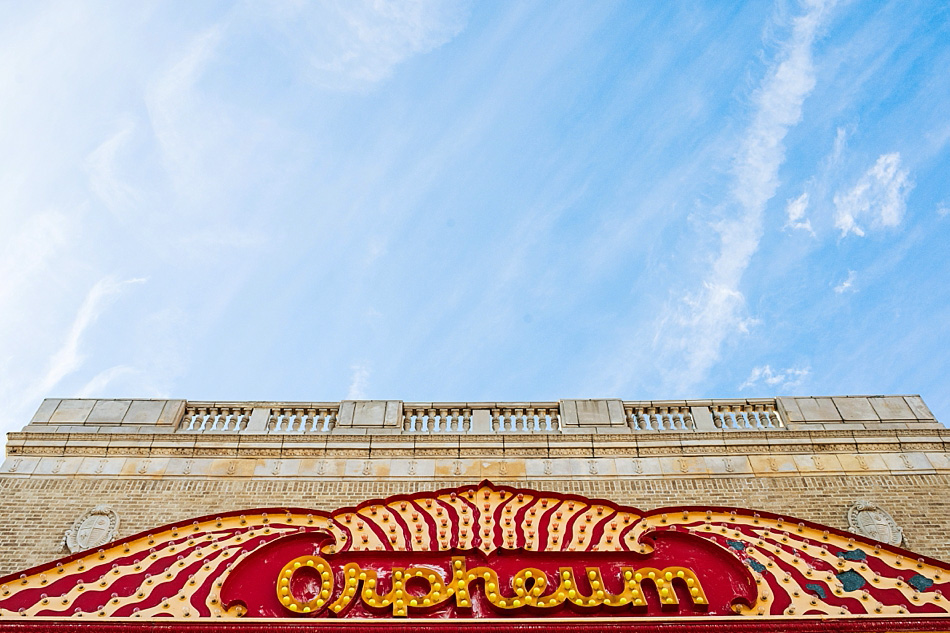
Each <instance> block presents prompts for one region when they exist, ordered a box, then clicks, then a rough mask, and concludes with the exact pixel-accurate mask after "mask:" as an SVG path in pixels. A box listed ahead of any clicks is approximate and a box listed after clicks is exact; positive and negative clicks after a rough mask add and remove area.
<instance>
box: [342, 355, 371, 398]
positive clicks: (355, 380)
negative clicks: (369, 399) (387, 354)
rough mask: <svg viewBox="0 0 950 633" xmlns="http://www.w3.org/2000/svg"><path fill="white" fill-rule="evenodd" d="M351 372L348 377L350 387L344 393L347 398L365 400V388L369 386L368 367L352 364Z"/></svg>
mask: <svg viewBox="0 0 950 633" xmlns="http://www.w3.org/2000/svg"><path fill="white" fill-rule="evenodd" d="M350 370H351V371H352V372H353V374H352V376H351V377H350V388H349V390H348V391H347V393H346V398H347V400H365V399H366V389H367V387H368V386H369V374H370V372H369V367H367V366H366V365H359V364H357V365H353V366H352V367H350Z"/></svg>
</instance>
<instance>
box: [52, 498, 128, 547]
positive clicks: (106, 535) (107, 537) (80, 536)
mask: <svg viewBox="0 0 950 633" xmlns="http://www.w3.org/2000/svg"><path fill="white" fill-rule="evenodd" d="M118 529H119V515H118V514H116V512H115V510H113V509H112V508H110V507H109V506H96V507H95V508H93V509H92V510H87V511H86V512H84V513H83V514H82V515H80V517H79V518H78V519H76V522H75V523H73V525H72V527H71V528H69V529H68V530H66V539H65V540H66V547H67V549H69V551H70V552H81V551H84V550H87V549H92V548H94V547H100V546H102V545H105V544H106V543H109V542H110V541H113V540H115V537H116V533H117V532H118Z"/></svg>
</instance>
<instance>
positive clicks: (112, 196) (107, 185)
mask: <svg viewBox="0 0 950 633" xmlns="http://www.w3.org/2000/svg"><path fill="white" fill-rule="evenodd" d="M134 130H135V121H134V120H133V119H132V118H131V117H123V119H122V120H121V121H120V122H119V128H118V130H117V131H116V132H115V134H113V135H112V136H110V137H109V138H107V139H106V140H105V141H103V142H102V143H101V144H100V145H99V146H98V147H97V148H96V149H94V150H93V151H92V152H91V153H90V154H89V155H88V156H87V157H86V160H85V167H86V173H87V174H88V176H89V187H90V189H91V190H92V192H93V193H94V194H96V195H97V196H98V197H99V199H100V200H102V201H103V203H105V205H106V206H107V207H108V208H109V209H110V210H112V211H114V212H115V211H120V210H122V209H123V208H124V207H127V206H128V205H130V204H133V203H134V202H135V201H136V200H137V198H138V194H137V193H136V191H135V190H134V189H133V188H132V187H130V186H129V185H128V184H126V183H125V182H124V180H123V179H122V178H120V177H119V175H118V173H117V167H118V166H117V164H116V161H117V160H118V158H119V153H120V151H121V150H122V148H123V147H124V146H125V145H127V144H128V142H129V139H130V138H131V137H132V133H133V131H134Z"/></svg>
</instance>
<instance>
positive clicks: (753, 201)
mask: <svg viewBox="0 0 950 633" xmlns="http://www.w3.org/2000/svg"><path fill="white" fill-rule="evenodd" d="M833 5H834V2H820V1H811V2H807V3H805V5H804V8H805V11H804V13H803V14H802V15H800V16H798V17H796V18H794V20H793V22H792V30H791V35H790V37H789V38H788V39H787V41H785V42H784V43H782V44H781V45H780V46H779V52H778V54H777V56H776V61H775V63H774V65H773V66H772V67H771V68H770V70H769V72H768V73H767V74H766V76H765V78H764V79H763V81H762V84H761V86H760V87H759V89H758V90H757V91H756V93H755V94H754V97H753V104H754V110H753V113H752V121H751V124H750V125H749V127H748V128H747V129H746V131H745V134H744V136H743V137H742V138H741V140H740V143H739V149H738V152H737V155H736V159H735V165H734V169H733V173H734V176H735V182H734V186H733V188H732V192H731V193H732V199H733V202H732V203H731V204H730V205H728V206H727V210H728V208H730V207H734V213H732V214H731V215H729V216H727V217H726V218H724V219H723V220H721V221H720V222H719V223H718V224H717V225H716V226H715V229H716V231H717V233H718V234H719V238H720V248H719V253H718V255H716V257H715V259H714V261H713V264H712V267H711V272H710V274H709V276H708V277H707V278H706V279H705V280H704V282H703V285H702V288H701V290H700V291H699V292H698V293H696V294H695V295H691V296H689V297H687V298H686V300H685V308H686V310H685V313H681V314H678V315H677V317H676V318H675V320H676V322H677V323H678V325H679V326H680V327H682V328H683V329H685V332H684V333H683V334H682V335H681V336H679V337H674V340H676V341H678V342H679V344H680V345H681V348H682V353H683V354H685V356H686V362H685V368H683V367H682V365H680V366H678V371H677V374H676V376H677V379H678V381H679V382H681V383H685V384H680V385H678V387H679V388H686V387H688V386H689V385H692V384H695V383H696V382H698V381H700V380H702V379H703V378H704V377H705V375H706V373H707V371H708V370H709V368H710V367H712V365H713V364H714V363H715V362H716V361H717V359H718V358H719V353H720V348H721V346H722V343H723V341H724V340H725V339H726V337H728V336H730V335H731V334H735V333H737V332H741V330H742V328H743V327H744V323H745V322H746V319H745V317H744V316H743V315H742V312H743V310H744V307H745V298H744V296H743V294H742V292H741V291H740V289H739V284H740V282H741V280H742V276H743V274H744V273H745V271H746V269H747V268H748V266H749V263H750V261H751V259H752V256H753V255H754V254H755V253H756V252H757V251H758V248H759V241H760V239H761V236H762V219H763V218H762V216H763V214H764V211H765V206H766V203H768V201H769V200H770V199H771V198H772V197H773V196H774V195H775V191H776V189H777V188H778V185H779V180H778V171H779V167H780V166H781V165H782V163H783V162H784V160H785V146H784V139H785V136H786V135H787V134H788V131H789V129H790V128H791V127H792V126H794V125H795V124H796V123H798V122H799V121H800V120H801V116H802V104H803V103H804V101H805V98H806V97H807V96H808V95H809V94H810V93H811V91H812V90H813V88H814V86H815V70H814V67H813V63H812V45H813V44H814V41H815V38H816V37H817V34H818V31H819V29H820V28H821V26H822V24H823V23H824V21H825V19H826V18H827V15H828V13H829V11H830V9H831V8H832V6H833Z"/></svg>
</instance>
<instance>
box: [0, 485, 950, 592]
mask: <svg viewBox="0 0 950 633" xmlns="http://www.w3.org/2000/svg"><path fill="white" fill-rule="evenodd" d="M463 483H476V482H475V481H471V480H469V481H466V480H464V479H458V480H457V479H453V480H441V481H439V480H412V481H405V480H404V481H385V482H383V481H369V480H355V481H341V480H337V481H314V480H285V481H279V480H275V481H255V480H203V481H184V480H149V479H98V480H97V479H87V478H42V477H37V478H20V479H17V478H0V499H2V513H0V549H2V552H3V556H2V559H0V573H4V574H6V573H10V572H13V571H17V570H20V569H23V568H25V567H28V566H31V565H34V564H38V563H40V562H43V561H46V560H50V559H53V558H57V557H59V556H62V555H64V554H66V551H65V549H64V548H63V544H62V538H63V533H64V532H65V530H66V529H67V528H68V527H69V526H70V525H71V524H72V522H73V520H75V518H76V517H77V516H79V515H80V514H81V513H82V512H83V511H85V510H87V509H88V508H89V507H91V506H92V505H95V504H99V503H105V504H109V505H111V506H112V507H113V508H114V509H115V510H116V511H117V512H118V514H119V516H120V517H121V525H120V530H119V532H120V536H127V535H131V534H134V533H137V532H141V531H145V530H148V529H149V528H152V527H157V526H158V525H162V524H166V523H172V522H175V521H183V520H185V519H188V518H191V517H195V516H199V515H206V514H212V515H213V514H215V513H217V512H225V511H228V510H238V509H243V508H254V507H266V506H294V507H305V508H313V509H320V510H332V509H334V508H338V507H341V506H345V505H348V504H352V503H356V502H359V501H363V500H365V499H371V498H377V497H386V496H389V495H393V494H397V493H405V492H415V491H420V490H430V489H437V488H441V487H448V486H455V485H459V484H463ZM499 483H501V482H499ZM510 483H511V484H512V485H516V486H524V485H526V486H529V487H531V488H536V489H542V490H551V491H558V492H570V493H574V494H580V495H585V496H589V497H594V498H606V499H610V500H613V501H616V502H618V503H622V504H626V505H632V506H635V507H639V508H641V509H651V508H658V507H665V506H674V505H714V506H726V507H732V506H739V507H746V508H752V509H759V510H765V511H770V512H775V513H779V514H782V515H784V516H789V517H792V516H794V517H797V518H803V519H808V520H811V521H816V522H819V523H823V524H826V525H830V526H833V527H837V528H842V529H847V518H846V514H847V508H848V506H849V505H850V504H851V503H853V502H854V501H855V500H856V499H859V498H866V499H870V500H873V501H874V502H875V503H877V504H879V505H881V506H882V507H883V508H885V509H886V510H887V511H889V512H890V513H891V514H892V515H893V517H894V518H895V519H896V520H897V522H898V524H899V525H901V526H902V527H903V528H904V530H905V533H906V536H907V542H906V546H907V547H908V548H910V549H912V550H914V551H917V552H919V553H921V554H926V555H929V556H934V557H936V558H940V559H943V560H950V539H948V531H947V525H950V495H947V494H946V492H947V491H948V490H950V475H946V474H941V475H865V476H828V477H823V476H816V477H771V478H764V477H763V478H749V477H742V478H735V477H733V478H697V479H688V478H683V479H664V478H654V477H649V478H648V477H640V478H626V477H624V478H612V479H603V478H600V479H598V478H589V479H572V480H563V479H559V480H550V479H548V480H543V479H539V480H535V481H527V482H525V481H514V482H510Z"/></svg>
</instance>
